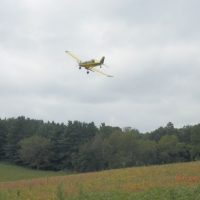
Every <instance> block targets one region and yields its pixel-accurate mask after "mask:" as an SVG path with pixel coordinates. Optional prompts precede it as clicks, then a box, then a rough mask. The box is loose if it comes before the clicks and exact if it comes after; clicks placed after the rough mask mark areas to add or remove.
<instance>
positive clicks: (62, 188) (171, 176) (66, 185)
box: [0, 162, 200, 200]
mask: <svg viewBox="0 0 200 200" xmlns="http://www.w3.org/2000/svg"><path fill="white" fill-rule="evenodd" d="M11 168H13V170H12V169H11ZM8 169H9V170H8ZM7 170H8V171H7ZM26 170H27V169H24V168H19V167H14V166H9V165H8V167H6V165H5V164H0V181H1V182H0V200H10V199H12V200H82V199H83V200H86V199H87V200H93V199H94V200H121V199H122V200H132V199H133V200H139V199H140V200H151V199H152V200H161V199H162V200H172V199H174V200H199V199H200V162H190V163H178V164H170V165H161V166H149V167H135V168H126V169H117V170H107V171H102V172H93V173H84V174H73V175H64V174H63V173H59V174H57V173H53V172H43V171H33V170H28V171H26ZM25 171H26V172H25ZM56 175H58V176H56ZM61 175H62V176H61ZM2 177H3V178H2ZM38 177H40V178H38ZM19 179H23V180H19ZM25 179H28V180H25ZM16 180H17V181H16Z"/></svg>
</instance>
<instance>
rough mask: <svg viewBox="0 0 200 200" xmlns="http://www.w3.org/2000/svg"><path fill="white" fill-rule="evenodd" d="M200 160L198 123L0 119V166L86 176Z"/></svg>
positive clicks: (22, 117)
mask: <svg viewBox="0 0 200 200" xmlns="http://www.w3.org/2000/svg"><path fill="white" fill-rule="evenodd" d="M199 159H200V124H197V125H192V126H184V127H183V128H175V127H174V125H173V123H172V122H169V123H167V125H166V126H165V127H159V128H158V129H156V130H154V131H152V132H147V133H140V132H139V131H138V130H137V129H134V128H130V127H126V128H120V127H112V126H108V125H106V124H105V123H102V124H101V125H100V126H99V127H97V126H96V125H95V124H94V123H93V122H91V123H85V122H80V121H68V122H67V123H66V124H64V123H55V122H44V121H42V120H35V119H30V118H26V117H24V116H20V117H17V118H8V119H0V162H8V163H14V164H17V165H21V166H26V167H30V168H34V169H44V170H54V171H61V170H62V171H69V172H88V171H99V170H105V169H114V168H123V167H132V166H144V165H153V164H165V163H174V162H188V161H194V160H199Z"/></svg>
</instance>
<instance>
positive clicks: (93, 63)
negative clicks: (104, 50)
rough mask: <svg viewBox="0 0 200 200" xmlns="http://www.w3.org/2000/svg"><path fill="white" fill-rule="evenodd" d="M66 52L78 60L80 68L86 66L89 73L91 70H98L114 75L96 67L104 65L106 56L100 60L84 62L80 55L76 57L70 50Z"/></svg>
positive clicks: (100, 72) (102, 73)
mask: <svg viewBox="0 0 200 200" xmlns="http://www.w3.org/2000/svg"><path fill="white" fill-rule="evenodd" d="M65 52H66V53H67V54H68V55H70V56H71V57H72V58H74V59H75V60H76V61H77V63H78V66H79V69H81V68H82V67H83V68H85V69H86V70H87V74H89V72H90V71H92V72H97V73H99V74H101V75H104V76H107V77H113V76H112V75H109V74H106V73H104V72H102V71H100V70H98V69H97V68H96V67H97V66H100V68H101V67H102V65H104V60H105V57H104V56H103V57H102V58H101V59H100V60H95V59H92V60H89V61H84V62H82V61H81V60H80V59H79V58H78V57H76V56H75V55H74V54H72V53H71V52H70V51H65Z"/></svg>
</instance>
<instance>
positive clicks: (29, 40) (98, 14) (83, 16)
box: [0, 0, 200, 132]
mask: <svg viewBox="0 0 200 200" xmlns="http://www.w3.org/2000/svg"><path fill="white" fill-rule="evenodd" d="M199 7H200V1H199V0H162V1H161V0H151V1H149V0H117V1H114V0H101V1H99V0H95V1H94V0H84V1H81V0H79V1H78V0H59V1H57V0H42V1H41V0H0V118H9V117H18V116H22V115H23V116H25V117H29V118H33V119H42V120H44V121H54V122H58V123H67V122H68V120H72V121H73V120H79V121H81V122H87V123H88V122H92V121H93V122H95V124H96V125H100V124H101V123H105V124H106V125H111V126H119V127H127V126H128V127H132V128H136V129H138V130H139V131H141V132H147V131H152V130H155V129H157V128H159V127H160V126H166V124H167V123H168V122H172V123H173V124H174V126H175V127H178V128H179V127H183V126H185V125H193V124H197V123H200V89H199V88H200V78H199V77H200V26H199V19H200V12H199ZM65 50H69V51H72V52H73V53H74V54H75V55H77V56H78V57H79V58H80V59H81V60H82V61H86V60H90V59H93V58H95V59H100V58H101V57H102V56H105V63H106V65H107V66H109V67H108V68H106V67H103V68H102V69H101V70H102V71H103V72H106V73H108V74H111V75H113V76H114V77H113V78H108V77H104V76H101V75H99V74H96V73H93V72H91V73H89V74H87V73H86V70H84V69H81V70H79V69H78V66H77V63H76V61H75V60H73V59H72V58H71V57H70V56H68V55H67V54H66V53H65Z"/></svg>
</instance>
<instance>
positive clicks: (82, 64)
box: [79, 60, 102, 69]
mask: <svg viewBox="0 0 200 200" xmlns="http://www.w3.org/2000/svg"><path fill="white" fill-rule="evenodd" d="M101 64H102V63H101V62H100V61H96V60H90V61H86V62H80V63H79V66H80V67H85V68H86V69H89V68H91V67H96V66H99V65H101Z"/></svg>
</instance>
